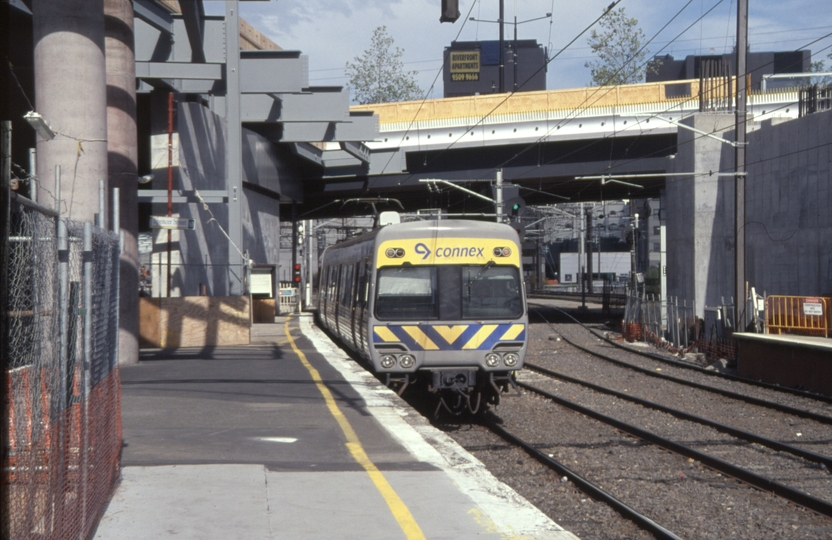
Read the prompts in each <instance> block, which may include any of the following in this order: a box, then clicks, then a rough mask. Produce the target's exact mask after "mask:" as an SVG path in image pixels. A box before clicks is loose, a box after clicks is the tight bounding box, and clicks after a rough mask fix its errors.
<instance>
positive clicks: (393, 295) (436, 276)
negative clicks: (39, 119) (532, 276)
mask: <svg viewBox="0 0 832 540" xmlns="http://www.w3.org/2000/svg"><path fill="white" fill-rule="evenodd" d="M521 290H522V289H521V286H520V274H519V271H518V269H517V268H515V267H512V266H496V265H494V264H493V263H488V264H485V265H475V266H462V265H442V266H397V267H386V268H381V269H380V270H379V272H378V285H377V292H376V305H375V313H376V318H378V319H380V320H429V319H442V320H455V319H480V320H482V319H515V318H517V317H520V316H522V315H523V302H522V298H521Z"/></svg>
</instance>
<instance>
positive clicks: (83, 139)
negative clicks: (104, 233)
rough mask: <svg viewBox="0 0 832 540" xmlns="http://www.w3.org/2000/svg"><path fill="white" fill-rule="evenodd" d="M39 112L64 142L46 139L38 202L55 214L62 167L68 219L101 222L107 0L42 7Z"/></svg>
mask: <svg viewBox="0 0 832 540" xmlns="http://www.w3.org/2000/svg"><path fill="white" fill-rule="evenodd" d="M32 14H33V41H34V45H35V54H34V64H35V93H36V103H35V107H36V109H35V110H36V111H37V112H38V113H40V114H41V115H42V116H43V118H44V119H45V120H46V121H47V122H48V123H49V125H50V126H51V127H52V129H53V131H55V132H57V133H58V135H57V136H56V137H55V138H54V139H52V140H50V141H44V140H42V139H40V137H39V138H38V139H39V140H38V154H37V170H38V173H39V183H38V185H39V192H38V201H39V202H40V203H41V204H44V205H46V206H53V205H54V201H55V196H56V192H55V177H54V171H55V166H56V165H60V166H61V172H62V175H61V179H62V187H61V198H62V199H63V202H62V204H61V208H60V212H61V215H62V216H63V217H68V218H70V219H74V220H79V221H94V219H95V215H96V214H97V213H98V183H99V181H100V180H104V181H105V183H106V180H107V94H106V84H107V82H106V67H105V53H104V3H103V0H34V2H32Z"/></svg>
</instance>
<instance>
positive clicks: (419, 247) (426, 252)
mask: <svg viewBox="0 0 832 540" xmlns="http://www.w3.org/2000/svg"><path fill="white" fill-rule="evenodd" d="M413 250H414V251H415V252H416V253H417V254H418V255H422V256H423V257H422V260H423V261H424V260H425V259H427V258H428V257H430V249H428V246H426V245H425V244H423V243H421V242H419V243H418V244H416V246H415V247H414V248H413Z"/></svg>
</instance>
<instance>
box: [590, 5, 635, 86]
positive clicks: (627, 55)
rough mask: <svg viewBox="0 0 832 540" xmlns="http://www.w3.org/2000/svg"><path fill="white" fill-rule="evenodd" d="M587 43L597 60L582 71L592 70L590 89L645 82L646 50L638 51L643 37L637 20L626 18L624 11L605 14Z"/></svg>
mask: <svg viewBox="0 0 832 540" xmlns="http://www.w3.org/2000/svg"><path fill="white" fill-rule="evenodd" d="M598 25H599V26H600V28H599V29H598V30H595V29H593V30H592V33H591V34H590V36H589V39H588V40H587V43H588V44H589V46H590V47H591V48H592V52H593V53H594V54H595V55H597V57H598V58H596V59H595V60H592V61H588V62H586V63H585V64H584V67H588V68H590V70H591V74H592V82H591V83H590V85H591V86H613V85H618V84H633V83H640V82H644V71H645V68H644V67H643V64H644V58H645V57H646V56H647V51H646V50H641V47H642V41H643V40H644V33H643V32H642V31H641V29H640V28H639V27H638V19H634V18H631V17H628V16H627V14H626V13H625V12H624V8H623V7H621V8H618V9H617V10H612V11H610V12H608V13H607V15H606V16H605V17H604V18H603V19H601V21H600V22H599V23H598Z"/></svg>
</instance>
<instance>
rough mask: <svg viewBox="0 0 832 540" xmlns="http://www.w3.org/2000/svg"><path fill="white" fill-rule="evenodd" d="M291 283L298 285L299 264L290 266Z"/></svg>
mask: <svg viewBox="0 0 832 540" xmlns="http://www.w3.org/2000/svg"><path fill="white" fill-rule="evenodd" d="M292 281H294V282H295V283H300V264H297V263H296V264H295V265H294V266H292Z"/></svg>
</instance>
